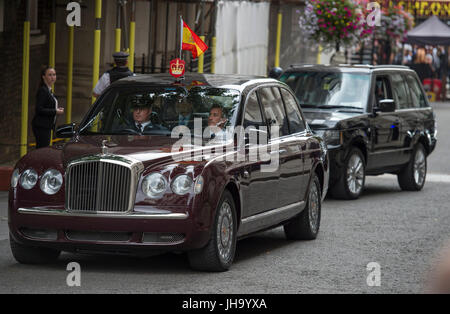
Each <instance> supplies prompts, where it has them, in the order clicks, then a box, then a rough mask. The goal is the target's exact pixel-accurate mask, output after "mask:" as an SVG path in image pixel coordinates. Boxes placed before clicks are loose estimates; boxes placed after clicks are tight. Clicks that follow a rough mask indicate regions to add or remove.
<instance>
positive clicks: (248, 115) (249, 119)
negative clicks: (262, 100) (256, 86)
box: [243, 92, 264, 129]
mask: <svg viewBox="0 0 450 314" xmlns="http://www.w3.org/2000/svg"><path fill="white" fill-rule="evenodd" d="M263 125H264V121H263V117H262V114H261V108H260V107H259V102H258V97H257V96H256V92H252V93H251V94H250V95H249V96H248V98H247V104H246V106H245V113H244V125H243V126H244V128H247V127H249V126H254V127H255V128H257V129H259V128H260V127H262V126H263Z"/></svg>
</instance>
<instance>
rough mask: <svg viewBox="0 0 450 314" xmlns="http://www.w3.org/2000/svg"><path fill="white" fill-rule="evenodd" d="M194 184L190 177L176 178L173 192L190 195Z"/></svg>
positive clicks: (173, 183)
mask: <svg viewBox="0 0 450 314" xmlns="http://www.w3.org/2000/svg"><path fill="white" fill-rule="evenodd" d="M193 183H194V182H193V181H192V179H191V178H190V177H189V176H187V175H185V174H183V175H181V176H178V177H176V178H175V180H173V182H172V191H173V192H174V193H175V194H178V195H185V194H187V193H189V191H190V190H191V188H192V185H193Z"/></svg>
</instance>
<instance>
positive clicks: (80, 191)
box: [66, 160, 134, 213]
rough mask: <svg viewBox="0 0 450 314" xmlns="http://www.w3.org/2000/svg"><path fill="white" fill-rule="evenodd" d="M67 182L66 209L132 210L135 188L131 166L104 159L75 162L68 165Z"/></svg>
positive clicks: (116, 211)
mask: <svg viewBox="0 0 450 314" xmlns="http://www.w3.org/2000/svg"><path fill="white" fill-rule="evenodd" d="M66 184H67V186H66V208H67V210H71V211H84V212H112V213H123V212H127V211H129V210H131V208H130V207H131V205H132V204H131V200H132V199H131V197H132V192H133V191H134V188H133V186H132V171H131V169H130V168H129V167H126V166H124V165H121V164H118V163H113V162H107V161H106V162H105V161H103V160H95V161H85V162H81V163H76V164H73V165H70V166H69V167H68V169H67V172H66ZM133 199H134V198H133Z"/></svg>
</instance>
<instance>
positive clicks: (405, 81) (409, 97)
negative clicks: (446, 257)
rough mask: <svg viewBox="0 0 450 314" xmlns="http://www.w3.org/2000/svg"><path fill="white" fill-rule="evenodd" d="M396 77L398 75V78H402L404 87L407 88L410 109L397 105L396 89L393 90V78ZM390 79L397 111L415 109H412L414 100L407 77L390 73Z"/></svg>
mask: <svg viewBox="0 0 450 314" xmlns="http://www.w3.org/2000/svg"><path fill="white" fill-rule="evenodd" d="M394 75H398V76H400V77H401V78H402V81H403V86H404V88H405V90H406V97H407V98H408V99H407V105H408V107H407V108H400V104H399V103H397V100H396V99H395V96H394V88H393V85H394V84H393V83H392V82H393V76H394ZM389 79H390V81H391V93H392V97H393V99H394V101H395V108H396V110H409V109H415V107H412V98H411V94H410V90H409V84H408V82H407V80H406V77H405V76H404V75H403V73H400V72H398V73H397V72H393V73H390V74H389Z"/></svg>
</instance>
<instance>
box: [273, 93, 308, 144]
mask: <svg viewBox="0 0 450 314" xmlns="http://www.w3.org/2000/svg"><path fill="white" fill-rule="evenodd" d="M278 89H279V90H280V95H281V100H282V101H283V104H284V111H285V112H286V117H288V115H287V108H286V100H285V99H284V96H283V93H282V92H281V91H282V90H285V91H286V92H287V93H289V95H291V97H292V98H293V99H294V102H295V104H296V106H297V109H298V112H299V113H300V118H301V119H302V123H303V126H304V130H303V131H301V132H296V133H293V132H292V130H291V121H290V120H289V117H288V126H289V134H290V135H295V134H302V133H305V132H306V131H307V130H308V124H307V123H306V119H305V117H304V116H303V112H302V109H301V107H300V104H299V102H298V99H297V97H296V96H295V95H293V94H292V93H291V91H290V90H289V89H287V88H285V87H278Z"/></svg>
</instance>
